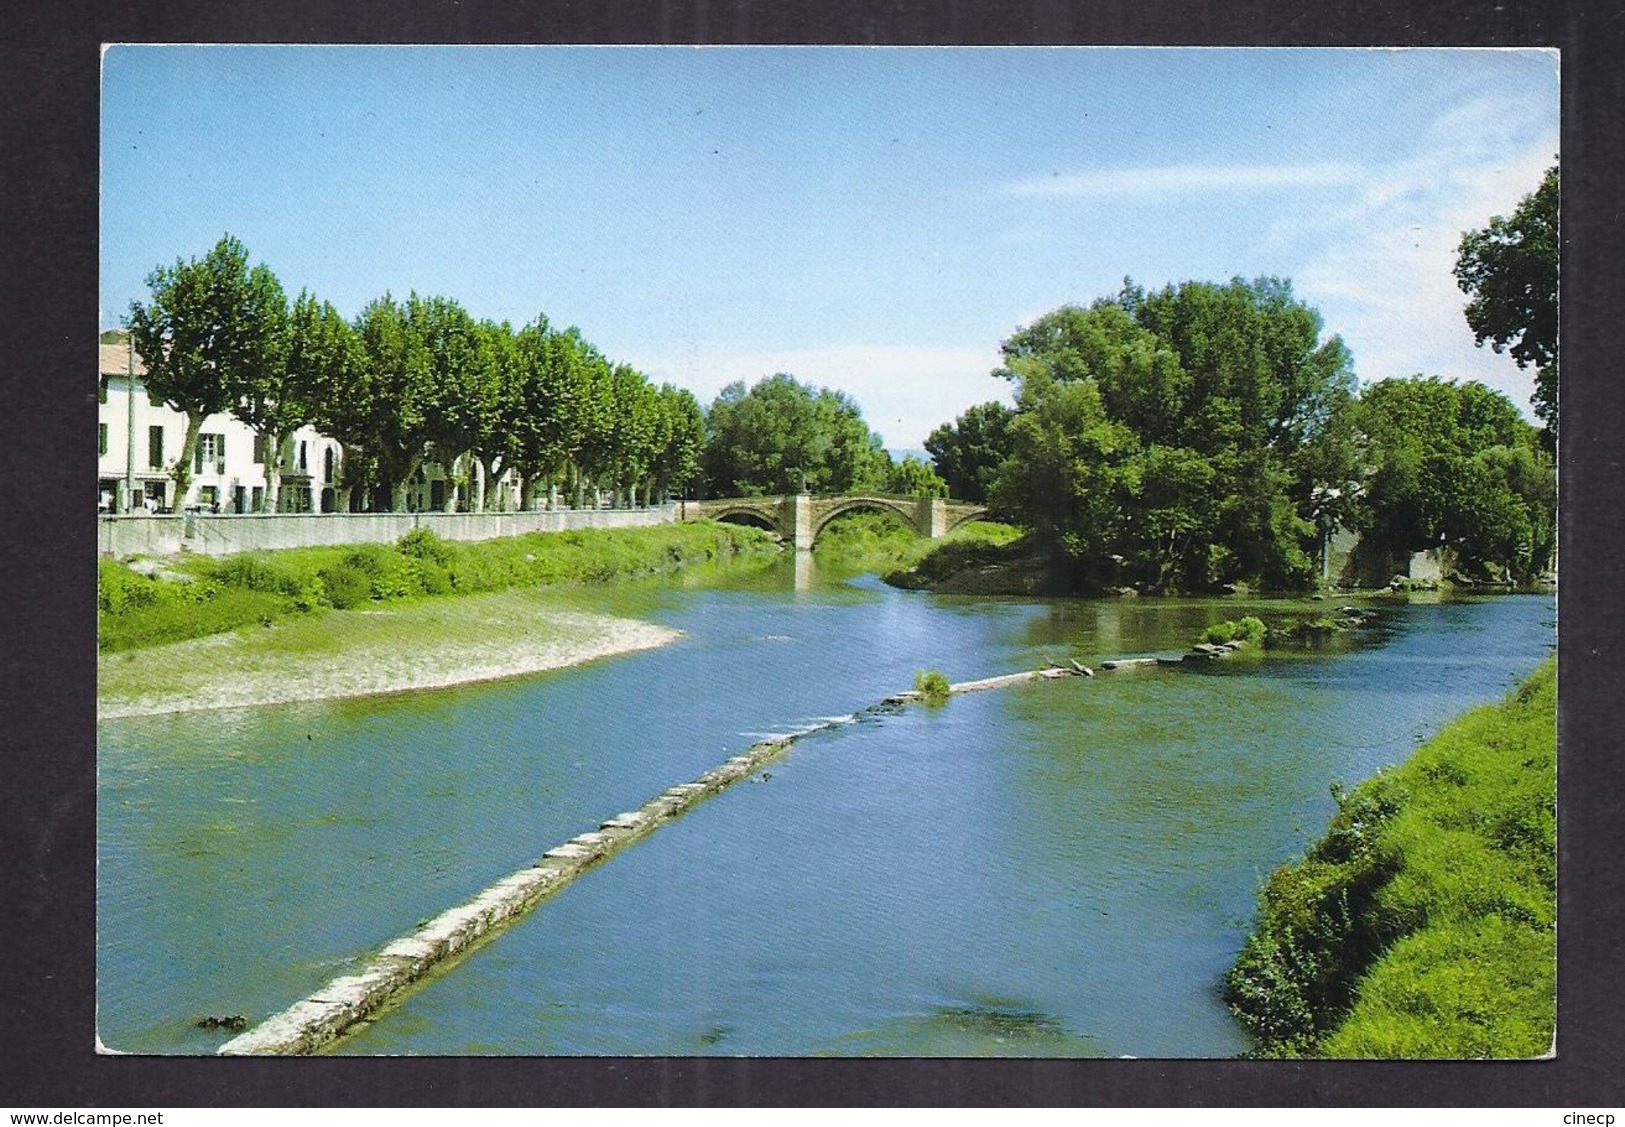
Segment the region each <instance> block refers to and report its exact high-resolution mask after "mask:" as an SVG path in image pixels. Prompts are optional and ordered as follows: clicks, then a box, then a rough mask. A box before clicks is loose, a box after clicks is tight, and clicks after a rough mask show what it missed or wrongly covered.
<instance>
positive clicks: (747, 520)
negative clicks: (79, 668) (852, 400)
mask: <svg viewBox="0 0 1625 1127" xmlns="http://www.w3.org/2000/svg"><path fill="white" fill-rule="evenodd" d="M855 509H866V510H869V511H871V512H872V511H877V510H878V511H880V512H889V513H895V514H896V515H897V516H898V517H900V518H901V519H902V521H903V523H904V524H906V525H908V526H909V527H910V528H912V529H913V530H914V532H915V534H916V535H918V536H921V537H924V538H926V539H928V540H935V539H936V538H937V537H939V536H943V535H946V534H947V533H949V532H951V531H953V530H954V529H955V528H958V527H959V526H960V525H962V524H964V523H965V522H966V521H968V520H975V519H976V518H978V517H982V516H986V515H987V509H986V508H984V507H983V506H981V505H972V504H969V503H968V502H965V501H947V500H944V499H943V498H941V497H897V496H890V495H887V494H880V493H862V494H860V493H834V494H818V495H814V494H809V493H793V494H790V495H788V496H785V497H719V498H716V499H713V500H708V501H680V502H678V510H677V511H678V519H679V520H726V521H733V522H735V523H737V524H754V525H758V526H760V527H762V528H766V529H768V530H770V531H772V532H776V533H778V534H779V535H780V536H782V537H784V538H785V539H786V540H788V541H790V543H791V544H793V545H794V546H795V547H796V548H798V549H800V550H803V551H805V550H808V549H811V548H812V546H813V541H815V540H817V539H818V534H819V533H820V532H822V531H824V527H825V526H826V525H827V524H829V522H830V521H832V520H834V519H835V518H836V517H838V516H840V515H841V514H842V513H849V512H852V511H853V510H855Z"/></svg>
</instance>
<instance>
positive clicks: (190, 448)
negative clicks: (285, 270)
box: [127, 235, 287, 510]
mask: <svg viewBox="0 0 1625 1127" xmlns="http://www.w3.org/2000/svg"><path fill="white" fill-rule="evenodd" d="M147 288H148V289H149V290H150V291H151V298H150V300H148V301H147V302H145V303H143V302H139V301H137V302H132V303H131V304H130V312H129V316H128V319H127V320H128V324H129V329H130V335H131V338H132V339H133V341H134V344H135V350H136V352H137V354H138V355H140V357H141V359H142V362H143V363H144V364H145V365H146V369H147V374H146V376H145V377H144V382H145V384H146V387H147V394H148V395H149V396H150V397H151V398H152V399H153V400H155V401H156V402H159V403H163V404H165V405H166V406H168V407H171V408H173V409H174V410H176V411H178V412H180V413H181V414H183V415H185V416H186V436H185V438H184V439H183V440H182V442H181V450H180V457H179V459H177V461H176V462H175V463H174V464H173V465H172V466H171V469H170V473H171V475H172V476H173V477H174V479H175V508H176V509H177V510H179V509H180V508H181V507H182V506H184V505H185V504H186V500H187V493H188V491H189V490H190V488H191V483H192V461H193V458H194V457H196V454H197V441H198V433H199V432H200V431H201V430H202V428H203V422H204V420H205V419H207V418H208V417H209V416H210V415H217V414H221V413H223V412H226V411H229V410H232V409H233V408H235V407H237V406H238V404H239V401H240V400H241V399H242V397H243V393H244V390H245V388H253V387H255V386H256V385H258V384H259V383H261V382H262V381H264V380H266V379H267V378H268V376H267V373H270V372H273V371H275V369H276V367H277V365H278V363H279V350H280V349H281V347H282V345H283V334H282V327H283V321H284V320H285V318H286V316H287V301H286V298H285V297H284V295H283V293H282V287H281V285H280V284H279V283H278V282H277V280H276V276H275V275H273V274H272V273H271V271H270V270H269V269H268V268H266V267H265V266H263V265H257V266H254V267H250V266H249V264H248V251H247V250H246V249H245V248H244V247H243V244H242V243H240V242H238V241H237V240H236V239H235V238H233V237H232V236H230V235H226V236H225V237H223V238H222V239H221V240H220V241H219V242H218V243H216V244H215V246H214V249H213V250H211V251H209V253H208V254H207V255H205V256H204V258H203V259H202V260H201V261H199V260H198V259H191V260H188V261H181V260H177V261H176V262H175V265H174V266H169V267H163V266H160V267H158V268H157V269H155V270H154V271H153V272H152V273H151V274H149V275H147Z"/></svg>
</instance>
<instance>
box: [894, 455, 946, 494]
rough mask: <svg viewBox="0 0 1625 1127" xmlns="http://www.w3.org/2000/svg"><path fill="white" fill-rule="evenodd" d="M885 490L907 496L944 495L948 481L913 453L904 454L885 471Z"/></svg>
mask: <svg viewBox="0 0 1625 1127" xmlns="http://www.w3.org/2000/svg"><path fill="white" fill-rule="evenodd" d="M886 492H887V493H901V494H903V495H904V496H908V497H946V496H948V483H947V482H946V481H943V480H942V478H940V477H938V476H937V473H936V471H935V470H933V469H932V468H931V467H930V466H928V465H926V464H925V463H924V462H922V461H920V460H919V459H918V458H916V457H915V456H914V455H913V454H904V455H903V460H902V461H901V462H893V463H892V465H891V468H890V469H889V470H888V471H887V472H886Z"/></svg>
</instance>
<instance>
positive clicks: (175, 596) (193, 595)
mask: <svg viewBox="0 0 1625 1127" xmlns="http://www.w3.org/2000/svg"><path fill="white" fill-rule="evenodd" d="M97 587H98V590H97V610H98V614H97V616H96V617H97V627H98V636H97V646H98V648H99V649H101V650H102V651H103V652H109V653H111V652H116V651H119V650H131V649H138V648H140V647H143V646H157V645H162V644H164V643H165V642H178V641H181V640H183V639H186V638H194V637H199V636H201V635H204V634H217V633H221V632H223V631H227V630H234V629H236V628H238V627H241V626H249V625H258V624H260V623H263V622H267V621H270V620H272V619H275V618H277V617H280V616H282V615H284V614H287V613H289V609H288V602H289V600H287V599H286V598H285V597H283V596H279V595H277V594H275V593H272V592H269V591H261V590H251V589H247V588H238V587H227V586H222V585H221V584H219V583H218V582H216V581H213V580H210V579H205V578H196V577H194V578H193V580H192V582H182V581H179V580H172V579H171V580H162V579H152V578H148V577H147V576H144V575H139V574H137V573H136V572H134V571H132V570H130V569H129V568H128V567H125V566H124V565H123V564H117V563H114V562H112V561H111V560H102V561H100V562H99V563H98V565H97Z"/></svg>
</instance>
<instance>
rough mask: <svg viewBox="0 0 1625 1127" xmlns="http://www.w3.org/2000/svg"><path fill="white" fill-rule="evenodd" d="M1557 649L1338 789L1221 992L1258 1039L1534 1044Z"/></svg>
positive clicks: (1361, 1048)
mask: <svg viewBox="0 0 1625 1127" xmlns="http://www.w3.org/2000/svg"><path fill="white" fill-rule="evenodd" d="M1556 718H1557V695H1556V666H1555V662H1553V661H1548V662H1547V663H1546V664H1545V665H1543V666H1542V667H1541V668H1540V669H1539V670H1537V671H1536V672H1535V673H1534V674H1532V675H1531V676H1530V677H1529V678H1528V679H1527V680H1526V681H1525V682H1524V683H1523V685H1522V687H1521V688H1520V689H1518V690H1517V691H1516V692H1515V693H1513V694H1512V695H1510V696H1509V697H1508V698H1507V699H1506V700H1504V701H1502V702H1501V703H1499V704H1496V705H1490V706H1485V707H1483V708H1478V709H1474V710H1473V711H1472V712H1469V713H1467V714H1466V715H1465V716H1463V717H1461V718H1460V719H1458V720H1457V721H1456V722H1455V723H1453V724H1452V725H1450V726H1449V727H1448V728H1446V729H1445V730H1444V731H1442V732H1440V733H1439V734H1438V735H1437V736H1435V737H1434V738H1433V739H1432V740H1430V741H1428V743H1426V744H1425V745H1423V746H1422V747H1421V748H1420V749H1418V750H1417V752H1416V754H1415V756H1413V757H1412V759H1411V760H1410V761H1409V762H1408V763H1406V764H1405V765H1404V766H1403V767H1401V768H1399V769H1397V770H1393V771H1385V772H1383V773H1381V774H1379V775H1377V776H1376V777H1375V778H1373V779H1370V780H1368V781H1367V782H1365V783H1362V784H1361V785H1360V786H1358V787H1355V788H1354V789H1353V790H1352V791H1350V792H1348V793H1346V794H1345V793H1343V792H1342V791H1341V790H1340V789H1337V788H1334V791H1333V794H1334V797H1335V798H1336V799H1337V804H1338V810H1337V813H1336V815H1335V816H1334V817H1333V818H1332V821H1331V824H1330V826H1329V827H1328V829H1327V832H1326V834H1325V836H1324V837H1322V838H1321V840H1320V841H1318V842H1317V843H1316V844H1315V845H1314V846H1313V847H1312V848H1311V849H1310V850H1309V851H1308V853H1307V854H1306V855H1305V856H1304V859H1303V860H1302V861H1300V862H1298V863H1296V864H1294V865H1288V866H1284V867H1282V868H1280V869H1277V870H1276V871H1275V872H1274V873H1272V874H1271V875H1270V878H1269V880H1268V882H1267V883H1266V884H1265V886H1264V890H1263V893H1262V896H1261V907H1260V912H1259V920H1258V925H1257V928H1256V930H1255V931H1254V932H1253V934H1252V936H1251V937H1250V938H1249V939H1248V940H1247V943H1246V945H1245V946H1244V947H1243V949H1242V952H1241V955H1240V957H1239V959H1238V960H1237V962H1236V965H1235V967H1234V968H1232V970H1231V971H1230V973H1229V975H1228V976H1227V979H1226V1000H1227V1001H1228V1002H1229V1004H1230V1006H1231V1008H1232V1010H1234V1011H1235V1013H1236V1015H1237V1016H1238V1017H1239V1018H1240V1019H1241V1020H1242V1022H1243V1024H1245V1025H1246V1026H1247V1027H1248V1029H1249V1031H1250V1032H1251V1033H1252V1034H1253V1036H1254V1038H1255V1039H1256V1045H1257V1053H1258V1054H1259V1055H1263V1056H1311V1055H1313V1056H1332V1057H1345V1056H1348V1057H1479V1056H1498V1057H1508V1056H1514V1057H1517V1056H1522V1057H1528V1056H1537V1055H1540V1054H1543V1053H1545V1052H1547V1051H1548V1050H1549V1049H1550V1047H1551V1036H1552V1029H1553V1027H1554V1024H1555V1020H1556V933H1555V930H1554V929H1555V924H1556V912H1557V894H1556V890H1557V870H1556V863H1557V853H1556V832H1557V820H1556V790H1557V775H1556V763H1557V756H1556Z"/></svg>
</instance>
